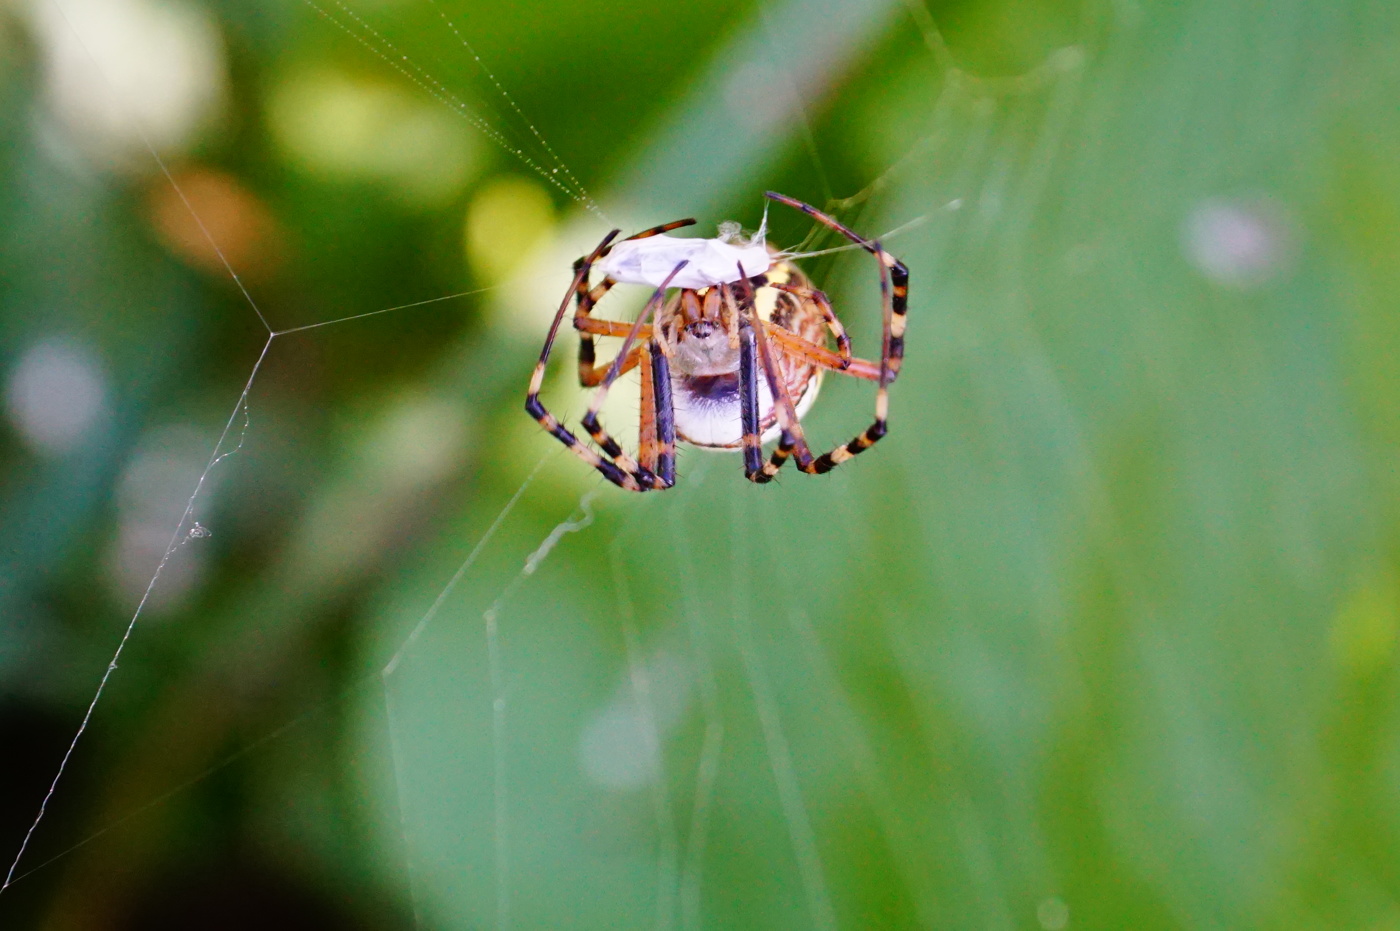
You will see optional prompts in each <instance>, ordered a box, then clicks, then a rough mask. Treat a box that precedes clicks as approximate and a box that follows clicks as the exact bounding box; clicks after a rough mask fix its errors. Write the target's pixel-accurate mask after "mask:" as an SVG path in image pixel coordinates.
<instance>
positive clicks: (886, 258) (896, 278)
mask: <svg viewBox="0 0 1400 931" xmlns="http://www.w3.org/2000/svg"><path fill="white" fill-rule="evenodd" d="M764 196H765V197H767V198H768V199H769V200H774V201H777V202H778V203H780V204H786V205H787V206H789V207H792V208H793V209H795V210H800V211H802V212H803V213H805V214H807V215H808V216H810V217H812V218H813V219H814V220H816V221H817V222H818V223H821V224H822V225H823V226H825V227H827V228H829V229H832V230H835V231H836V232H838V233H840V234H841V235H843V236H845V237H846V238H847V239H849V240H851V241H852V242H854V243H857V244H859V245H860V246H861V247H862V248H863V249H865V251H867V252H869V253H870V254H871V255H873V256H875V258H876V260H877V261H878V262H879V263H880V298H881V304H882V306H883V309H884V333H883V341H882V345H881V352H880V374H879V378H878V384H879V388H878V389H877V390H876V393H875V420H874V422H873V423H871V425H870V426H869V427H866V428H865V430H864V431H863V432H861V433H858V434H857V435H856V436H855V437H853V438H852V439H851V440H850V441H849V442H847V443H843V444H842V445H840V446H837V447H836V448H835V449H833V450H832V451H831V452H829V453H825V454H823V455H821V456H819V457H817V459H816V460H814V461H812V462H810V463H807V462H803V461H802V459H801V458H800V455H799V458H798V462H797V465H798V468H800V469H802V471H804V472H811V473H822V472H830V471H831V470H832V469H834V468H836V466H838V465H840V464H841V463H843V462H845V461H846V460H848V459H850V458H852V457H853V456H855V455H857V454H858V453H862V452H864V451H865V450H867V449H869V448H870V447H871V446H874V445H875V443H876V442H878V441H879V439H880V438H881V437H882V436H884V435H885V433H886V432H887V430H888V429H889V427H888V419H889V384H890V382H892V381H894V379H895V378H896V377H897V376H898V375H899V367H900V364H901V363H902V362H903V360H904V327H905V315H906V313H907V312H908V300H909V269H907V268H905V266H904V263H903V262H901V261H899V259H897V258H895V257H894V256H892V255H890V254H889V253H888V252H886V251H885V250H884V249H883V248H882V247H881V246H880V243H879V242H877V241H875V240H868V239H865V238H864V237H862V236H860V235H859V234H857V233H856V232H855V231H853V230H851V229H849V228H848V227H846V226H843V225H842V224H841V223H840V222H838V221H837V220H836V219H835V218H833V217H830V216H827V215H826V214H825V213H822V212H821V211H820V210H818V209H817V208H815V207H813V206H811V205H810V204H804V203H802V201H800V200H795V199H794V198H791V197H788V196H786V195H783V194H775V193H774V192H772V191H769V192H767V193H766V194H765V195H764Z"/></svg>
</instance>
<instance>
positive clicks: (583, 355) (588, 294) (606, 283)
mask: <svg viewBox="0 0 1400 931" xmlns="http://www.w3.org/2000/svg"><path fill="white" fill-rule="evenodd" d="M694 224H695V218H694V217H687V218H686V219H684V220H672V221H671V222H670V223H662V224H661V225H660V226H653V227H652V228H651V229H647V230H642V231H641V232H640V233H637V234H635V235H633V236H628V237H627V238H626V239H624V240H621V241H622V242H629V241H630V240H633V239H649V238H650V237H652V236H659V235H661V234H662V233H669V232H670V231H671V230H675V229H680V228H681V227H684V226H693V225H694ZM611 251H612V246H609V247H608V248H606V249H604V250H603V251H602V252H599V253H598V254H597V255H589V256H583V257H582V258H579V259H577V260H576V261H575V262H574V276H575V277H574V308H575V309H574V329H576V330H578V331H579V337H578V372H579V383H580V384H582V385H583V387H585V388H592V387H593V386H594V385H597V384H598V381H597V379H598V378H599V377H601V375H602V373H603V372H606V371H607V369H606V368H604V367H602V366H599V367H598V368H597V369H595V368H594V365H595V363H596V362H597V350H596V348H595V347H594V345H593V335H592V334H591V332H589V331H588V330H585V329H584V328H583V327H582V326H581V325H580V323H581V321H584V320H587V319H589V315H590V314H591V313H593V308H594V307H596V306H598V302H599V301H601V300H602V299H603V297H604V295H606V294H607V293H608V292H609V291H610V290H612V288H613V286H614V285H616V284H617V282H616V281H613V280H612V279H611V278H604V279H603V280H602V281H600V282H598V284H597V285H595V286H593V287H589V284H588V278H589V272H591V271H592V270H593V263H594V262H596V261H598V260H599V259H601V258H602V257H603V256H605V255H607V254H608V253H609V252H611ZM580 270H582V272H583V274H581V275H580V274H579V272H580ZM600 370H601V371H600ZM590 374H592V375H593V380H592V381H588V380H586V379H587V378H588V376H589V375H590Z"/></svg>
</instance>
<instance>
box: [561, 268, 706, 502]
mask: <svg viewBox="0 0 1400 931" xmlns="http://www.w3.org/2000/svg"><path fill="white" fill-rule="evenodd" d="M686 264H687V263H686V262H684V261H682V262H680V263H678V264H677V265H676V267H675V268H674V269H672V270H671V274H669V275H667V276H666V280H665V281H663V282H662V283H661V286H660V287H659V288H657V289H656V291H655V293H654V294H652V297H651V300H649V301H647V305H646V307H645V308H643V310H642V312H641V313H640V314H638V315H637V320H636V322H635V323H633V324H632V329H631V332H629V333H628V334H627V338H626V339H624V340H623V342H622V348H621V349H620V350H618V353H617V357H616V358H615V359H613V362H612V365H611V367H609V369H608V374H607V375H606V376H604V378H603V381H602V383H601V384H600V385H599V386H598V390H597V391H595V392H594V393H593V400H592V401H591V402H590V403H589V405H588V411H587V412H586V413H585V414H584V415H583V417H582V418H580V420H579V422H580V423H581V424H583V427H584V429H585V430H587V431H588V434H589V436H591V437H593V442H595V443H597V444H598V447H599V448H600V449H601V450H602V451H603V452H604V453H606V454H607V455H608V456H610V457H612V459H613V461H614V462H615V463H616V464H617V465H618V466H619V467H621V468H622V469H623V470H624V471H626V472H629V473H631V474H633V475H635V476H637V478H638V480H639V481H640V482H641V483H642V484H643V485H645V486H646V487H649V488H655V487H661V488H668V487H670V485H669V484H666V483H664V482H662V481H661V480H659V479H658V478H657V476H656V474H655V473H654V472H652V471H651V470H650V469H647V468H645V467H643V466H641V465H640V464H638V463H637V462H636V460H634V459H633V458H632V457H631V456H629V455H627V453H625V452H624V451H623V449H622V446H621V444H619V443H618V442H617V440H615V439H613V437H612V435H611V434H609V433H608V432H607V430H605V429H603V425H602V424H601V423H600V422H599V420H598V412H599V411H600V410H601V409H602V407H603V403H604V402H605V401H606V400H607V398H608V391H609V390H610V389H611V388H612V385H613V382H615V381H616V380H617V378H618V376H619V375H621V374H622V370H623V366H624V363H625V361H626V360H627V359H630V358H631V357H632V354H633V349H632V347H633V344H634V343H635V342H636V341H637V334H638V333H639V332H640V331H641V329H642V327H643V326H645V325H646V322H647V319H648V318H649V317H650V316H651V315H652V314H653V313H655V312H656V311H657V309H658V308H660V306H661V302H662V301H664V300H665V298H666V289H667V288H668V287H670V284H671V279H672V278H674V277H675V276H676V275H677V274H679V273H680V270H681V269H682V268H684V267H685V266H686ZM651 345H653V346H655V345H656V343H655V342H653V343H652V344H651ZM637 348H638V349H641V348H643V347H637ZM651 368H652V373H653V385H652V391H653V394H654V393H655V390H656V385H655V373H656V357H655V356H654V355H653V356H652V358H651ZM662 369H663V371H666V372H667V373H668V374H667V384H666V389H667V392H668V393H669V390H670V376H669V366H662ZM672 447H673V449H674V442H673V443H672ZM659 452H660V449H659V444H658V453H659ZM658 461H659V460H658ZM671 461H672V462H673V463H674V456H673V457H672V459H671Z"/></svg>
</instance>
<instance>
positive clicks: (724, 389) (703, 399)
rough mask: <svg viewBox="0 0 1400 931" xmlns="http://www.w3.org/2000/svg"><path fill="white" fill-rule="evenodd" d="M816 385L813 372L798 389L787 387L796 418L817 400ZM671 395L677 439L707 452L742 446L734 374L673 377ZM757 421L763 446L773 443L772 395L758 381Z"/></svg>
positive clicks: (775, 430)
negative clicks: (793, 402)
mask: <svg viewBox="0 0 1400 931" xmlns="http://www.w3.org/2000/svg"><path fill="white" fill-rule="evenodd" d="M820 385H821V373H820V372H817V373H815V374H814V375H813V376H812V377H810V378H808V379H806V381H805V384H803V385H801V386H797V385H789V386H788V387H789V391H791V392H792V394H793V397H794V401H795V406H796V408H797V415H798V416H799V417H801V416H803V415H805V414H806V413H807V411H808V409H809V408H811V406H812V402H814V401H815V400H816V399H817V389H818V388H819V387H820ZM671 391H672V396H673V398H674V401H675V412H676V436H677V438H679V439H682V440H684V441H685V442H687V443H690V444H692V445H695V446H701V447H705V448H708V449H738V448H739V447H740V446H742V445H743V442H744V427H743V421H742V416H741V412H740V409H739V373H738V371H737V370H736V371H733V372H728V373H725V374H721V375H678V374H674V373H673V374H672V375H671ZM799 391H800V392H801V394H800V396H799V394H798V392H799ZM758 418H759V425H760V428H761V430H762V433H763V442H765V443H766V442H768V441H770V440H772V439H775V438H776V437H777V435H778V430H779V428H778V422H777V421H778V417H777V413H776V412H775V411H774V410H773V395H772V393H771V392H770V391H769V390H768V385H767V384H766V383H765V382H764V381H763V380H762V379H760V380H759V382H758Z"/></svg>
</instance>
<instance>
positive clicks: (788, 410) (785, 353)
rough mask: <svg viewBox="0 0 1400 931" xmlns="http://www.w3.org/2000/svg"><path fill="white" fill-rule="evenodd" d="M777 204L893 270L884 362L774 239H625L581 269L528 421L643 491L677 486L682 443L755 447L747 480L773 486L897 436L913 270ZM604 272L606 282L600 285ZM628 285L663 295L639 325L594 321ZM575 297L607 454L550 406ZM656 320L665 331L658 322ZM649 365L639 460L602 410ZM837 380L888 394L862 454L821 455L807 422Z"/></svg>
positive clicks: (537, 377)
mask: <svg viewBox="0 0 1400 931" xmlns="http://www.w3.org/2000/svg"><path fill="white" fill-rule="evenodd" d="M767 196H768V197H769V198H770V199H772V200H775V201H777V202H779V203H782V204H786V205H788V206H790V207H794V208H796V209H798V210H801V211H803V212H804V213H807V214H808V215H810V216H812V217H813V218H815V219H816V220H817V221H818V222H820V223H822V224H824V225H826V226H828V227H830V228H831V229H833V230H836V231H837V232H839V233H841V234H842V235H844V236H846V237H847V238H849V239H850V240H851V241H853V242H855V243H857V244H858V245H860V246H861V247H862V248H864V249H865V250H866V251H868V252H870V253H871V254H872V255H874V256H875V257H876V259H878V260H879V263H880V285H881V293H882V295H883V298H884V300H883V306H884V339H883V345H882V351H881V354H880V361H879V362H871V361H868V360H865V359H858V358H855V357H853V356H852V355H851V343H850V339H849V338H847V336H846V332H845V329H844V328H843V327H842V326H841V322H840V320H838V319H837V317H836V313H835V311H833V310H832V308H831V304H830V302H829V301H827V299H826V295H825V294H823V293H822V292H821V291H818V290H817V289H815V288H814V287H812V283H811V282H810V281H809V280H808V279H807V276H806V275H804V274H803V273H802V272H801V271H800V270H799V269H798V268H797V267H796V266H795V265H793V264H792V262H791V261H790V260H788V259H786V258H784V257H783V255H782V253H780V252H779V251H778V250H776V249H773V248H772V247H770V246H768V245H767V244H766V243H764V242H763V241H762V237H761V236H758V237H755V238H754V239H753V240H746V239H743V238H742V237H740V236H739V235H738V234H737V230H735V229H732V228H721V235H720V236H719V237H717V238H715V239H676V238H674V237H670V236H666V235H664V234H665V233H667V232H669V231H671V230H673V229H677V228H679V227H682V226H689V225H691V224H692V223H694V222H695V221H694V220H677V221H676V222H673V223H667V224H665V225H663V226H657V227H654V228H652V229H649V230H646V231H644V232H641V233H638V234H637V235H635V236H632V237H630V238H628V239H624V240H622V241H621V242H618V243H616V244H614V242H613V241H614V240H615V239H616V238H617V236H618V233H619V232H620V230H613V231H612V232H611V233H609V234H608V235H607V236H606V237H604V239H603V241H602V242H601V243H599V244H598V247H597V248H596V249H594V250H593V251H592V252H591V253H589V254H588V255H587V256H584V257H583V258H581V259H579V260H578V261H577V262H575V263H574V283H573V285H572V286H571V287H570V289H569V294H568V295H566V296H565V298H564V301H563V303H562V304H561V305H560V307H559V312H558V313H557V314H556V315H555V317H554V323H553V325H552V326H551V327H550V328H549V335H548V337H546V339H545V344H544V349H543V351H541V353H540V360H539V362H538V364H536V366H535V372H534V375H533V377H532V378H531V379H530V389H529V393H528V394H527V395H526V397H525V409H526V411H528V412H529V413H530V415H531V416H532V417H534V418H535V419H536V420H538V421H539V422H540V424H541V425H542V426H543V427H544V428H545V429H546V430H548V431H549V432H550V433H551V434H553V435H554V436H555V437H556V438H557V439H558V440H559V441H560V442H562V443H564V444H565V445H566V446H568V447H569V448H570V449H571V450H573V452H574V453H575V454H576V455H577V456H578V457H579V458H580V459H582V460H583V461H584V462H587V463H588V464H589V465H591V466H593V467H594V468H595V469H597V470H598V471H599V472H601V473H602V474H603V476H604V477H605V478H607V479H608V480H609V481H611V482H613V483H614V484H616V485H618V486H620V487H622V488H626V489H628V490H631V491H650V490H653V489H665V488H670V487H671V486H673V485H674V484H675V480H676V454H675V443H676V440H677V439H680V440H684V441H685V442H687V443H691V444H694V445H696V446H701V447H708V448H711V449H739V448H742V449H743V451H744V474H745V475H747V476H748V478H749V479H750V480H751V481H755V482H767V481H771V480H772V478H773V476H774V475H776V474H777V473H778V470H779V469H780V468H782V466H783V464H784V463H785V462H786V461H787V460H788V459H789V458H790V457H791V458H794V459H796V460H797V467H798V468H799V469H801V470H802V471H803V472H810V473H820V472H827V471H830V470H831V469H832V468H834V467H835V466H837V465H839V464H840V463H842V462H845V461H846V460H847V459H849V458H851V457H852V456H854V455H855V454H856V453H859V452H862V451H863V450H865V449H868V448H869V447H870V446H872V445H873V444H874V443H875V442H876V441H877V440H879V439H880V437H882V436H884V435H885V429H886V416H887V411H888V397H887V387H888V385H889V383H890V382H892V381H894V379H895V376H896V375H898V374H899V365H900V361H901V359H902V358H903V355H904V315H905V303H906V298H907V295H908V289H909V272H908V270H907V269H905V267H904V265H903V263H901V262H900V261H899V260H898V259H896V258H895V257H894V256H892V255H890V254H889V253H888V252H886V251H885V250H884V249H882V248H881V247H880V244H879V243H878V242H874V241H871V240H866V239H864V238H862V237H861V236H859V235H857V234H856V233H854V232H852V231H851V230H849V229H847V228H846V227H845V226H842V225H841V224H840V223H838V222H837V221H836V220H834V219H833V218H831V217H829V216H827V215H826V214H824V213H822V212H821V211H819V210H817V209H816V208H814V207H810V206H808V205H807V204H804V203H802V202H800V201H797V200H793V199H792V198H790V197H786V196H784V195H781V194H774V193H771V192H770V193H769V194H768V195H767ZM595 267H596V268H598V269H599V270H600V271H602V272H603V275H604V277H603V280H602V281H601V282H599V283H598V284H597V285H590V282H589V277H590V274H591V272H592V270H593V269H594V268H595ZM617 284H643V285H650V286H651V287H654V288H655V289H656V291H655V293H654V294H653V295H652V298H651V300H650V301H649V302H648V303H647V306H646V308H645V309H644V310H643V311H642V313H641V314H640V315H639V316H638V317H637V320H636V322H635V323H630V324H629V323H621V322H618V321H613V320H602V319H599V318H596V317H593V316H592V315H591V314H592V311H593V308H594V306H595V305H596V304H597V303H598V301H599V300H601V299H602V297H603V295H605V294H607V292H608V291H609V290H610V289H611V288H612V287H613V286H614V285H617ZM668 293H669V297H668ZM571 299H572V300H573V301H574V304H575V310H574V328H575V329H576V330H578V331H579V381H580V383H581V384H583V385H584V386H585V387H593V386H596V387H597V388H598V390H597V392H596V393H595V394H594V397H593V402H592V403H591V404H590V405H589V408H588V412H587V413H586V414H585V415H584V416H583V419H582V423H583V426H584V428H585V429H587V430H588V433H589V436H591V437H592V438H593V441H594V442H595V443H596V444H597V446H598V449H597V450H595V449H592V448H590V447H588V446H585V445H584V444H583V443H582V442H580V441H579V439H578V438H577V437H575V436H574V435H573V434H572V433H571V432H569V430H568V429H567V428H565V427H564V426H563V425H562V424H560V423H559V421H558V420H557V419H556V418H555V417H554V415H553V414H551V413H550V412H549V411H548V410H546V409H545V407H544V405H543V404H542V403H540V399H539V392H540V386H541V384H542V383H543V381H544V372H545V366H546V365H547V364H548V362H549V353H550V349H551V347H552V346H553V345H554V338H555V336H556V335H557V334H558V332H559V326H560V324H561V323H562V321H563V319H564V315H565V314H566V313H567V312H568V308H569V302H570V300H571ZM653 314H654V315H655V318H656V319H655V321H654V322H650V323H649V322H648V320H649V318H651V317H652V315H653ZM828 335H829V336H830V337H831V338H832V339H833V340H834V341H835V343H836V349H835V350H834V351H833V350H832V349H830V348H828V345H827V338H828ZM595 336H617V337H622V338H623V344H622V348H621V349H620V350H619V351H618V354H617V357H616V358H614V359H613V360H612V362H611V363H609V364H608V365H605V366H597V365H595V355H594V346H593V339H594V337H595ZM635 367H640V369H641V382H642V412H641V432H640V441H639V443H638V446H639V449H638V454H637V458H636V459H633V458H632V457H631V456H629V455H627V453H625V452H624V451H623V449H622V447H621V446H620V445H619V444H618V443H617V441H616V440H614V439H613V438H612V437H611V436H610V435H609V434H608V433H607V431H606V430H604V429H603V427H602V425H601V424H600V423H599V421H598V411H599V409H601V407H602V405H603V401H604V400H605V399H606V397H607V393H608V389H609V388H610V387H611V385H612V383H613V382H614V381H615V380H616V379H617V377H618V376H619V375H621V374H622V373H624V372H627V371H629V370H631V369H632V368H635ZM828 369H830V370H832V371H836V372H841V373H843V374H846V375H851V376H854V377H856V378H864V379H867V380H869V381H873V382H876V383H877V385H878V386H879V387H878V390H877V393H876V397H875V421H874V423H872V424H871V425H870V426H869V427H867V428H866V429H865V430H864V431H863V432H862V433H860V434H858V435H857V436H856V437H855V438H854V439H852V440H851V441H850V442H848V443H845V444H842V445H841V446H838V447H836V448H835V449H833V450H832V451H831V452H829V453H826V454H824V455H821V456H813V455H812V451H811V449H810V448H809V447H808V445H807V441H806V438H805V437H804V435H803V432H802V423H801V418H802V417H803V415H804V414H805V413H806V411H807V410H808V408H810V406H811V404H812V402H813V401H814V400H815V399H816V396H817V389H818V387H819V386H820V384H821V378H822V374H823V372H825V371H826V370H828ZM774 438H778V440H779V442H778V446H777V448H776V449H775V450H774V451H773V454H772V456H771V457H770V458H769V460H768V461H767V462H766V463H765V462H764V461H763V449H762V444H763V443H764V442H766V441H768V440H770V439H774Z"/></svg>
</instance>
